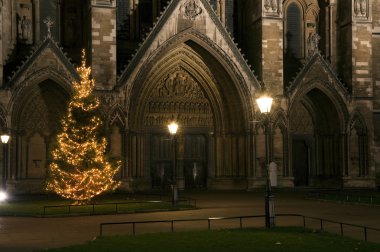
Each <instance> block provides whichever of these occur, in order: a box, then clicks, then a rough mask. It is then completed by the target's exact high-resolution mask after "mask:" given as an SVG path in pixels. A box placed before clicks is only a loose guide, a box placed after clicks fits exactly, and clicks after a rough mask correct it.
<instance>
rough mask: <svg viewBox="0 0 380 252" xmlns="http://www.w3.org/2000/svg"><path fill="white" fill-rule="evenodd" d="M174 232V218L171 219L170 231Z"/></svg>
mask: <svg viewBox="0 0 380 252" xmlns="http://www.w3.org/2000/svg"><path fill="white" fill-rule="evenodd" d="M173 232H174V220H172V233H173Z"/></svg>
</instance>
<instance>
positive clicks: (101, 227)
mask: <svg viewBox="0 0 380 252" xmlns="http://www.w3.org/2000/svg"><path fill="white" fill-rule="evenodd" d="M99 236H100V237H102V236H103V224H102V223H100V232H99Z"/></svg>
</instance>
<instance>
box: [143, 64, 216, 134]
mask: <svg viewBox="0 0 380 252" xmlns="http://www.w3.org/2000/svg"><path fill="white" fill-rule="evenodd" d="M173 118H175V119H176V120H177V121H178V123H180V124H181V125H186V126H189V127H195V126H198V127H209V126H212V125H213V115H212V110H211V106H210V103H209V101H208V100H207V98H206V97H205V95H204V93H203V91H202V89H201V87H200V86H199V84H198V83H197V82H196V80H194V79H193V78H192V77H191V76H190V75H189V74H188V73H187V72H186V71H185V70H183V69H181V68H177V69H176V71H175V72H173V73H170V74H168V75H166V77H164V78H163V79H162V80H161V81H160V83H159V84H158V85H157V86H156V88H155V89H154V90H153V91H152V93H151V95H150V97H149V99H148V102H147V109H146V112H145V117H144V124H145V126H162V125H165V124H166V123H168V122H169V121H170V120H172V119H173Z"/></svg>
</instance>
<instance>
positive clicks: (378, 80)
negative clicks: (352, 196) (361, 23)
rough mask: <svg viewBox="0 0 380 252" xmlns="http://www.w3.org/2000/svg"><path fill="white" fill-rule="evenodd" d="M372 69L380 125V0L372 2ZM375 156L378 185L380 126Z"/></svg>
mask: <svg viewBox="0 0 380 252" xmlns="http://www.w3.org/2000/svg"><path fill="white" fill-rule="evenodd" d="M372 8H373V9H372V20H373V21H372V27H373V30H372V52H373V56H372V71H373V88H374V92H373V93H374V94H373V95H374V99H373V100H374V104H373V108H374V126H375V125H380V0H373V3H372ZM374 145H375V147H374V157H375V169H376V174H377V178H378V179H377V186H379V185H380V127H376V126H375V127H374Z"/></svg>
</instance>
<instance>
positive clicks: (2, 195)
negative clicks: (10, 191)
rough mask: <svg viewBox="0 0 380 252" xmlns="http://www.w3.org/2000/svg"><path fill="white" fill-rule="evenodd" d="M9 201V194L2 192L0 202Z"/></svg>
mask: <svg viewBox="0 0 380 252" xmlns="http://www.w3.org/2000/svg"><path fill="white" fill-rule="evenodd" d="M6 199H7V193H6V192H3V191H0V202H2V201H5V200H6Z"/></svg>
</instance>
